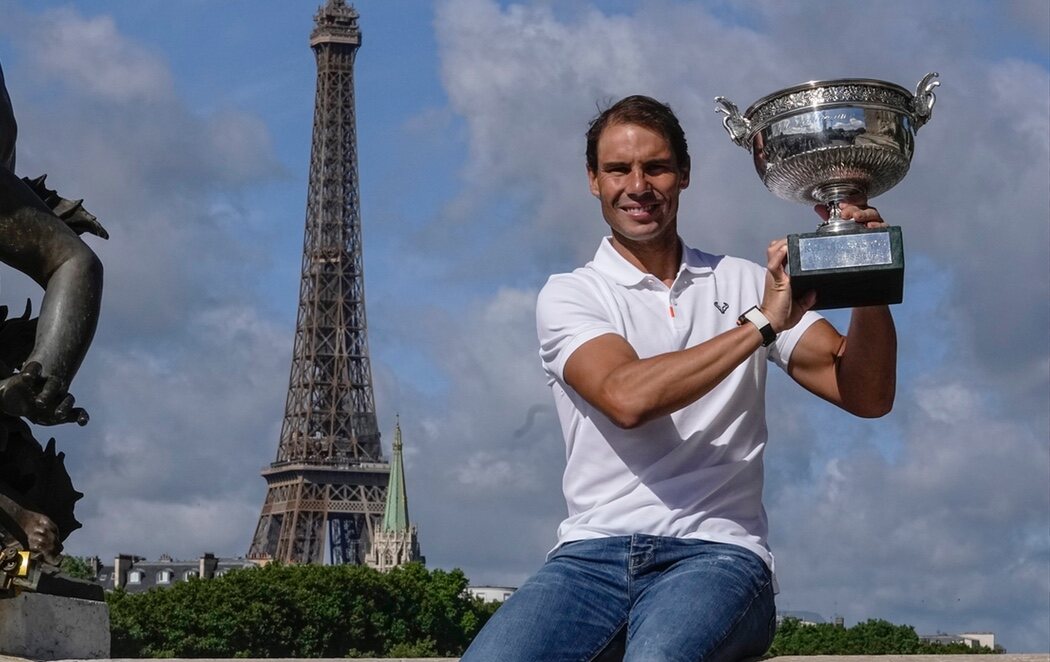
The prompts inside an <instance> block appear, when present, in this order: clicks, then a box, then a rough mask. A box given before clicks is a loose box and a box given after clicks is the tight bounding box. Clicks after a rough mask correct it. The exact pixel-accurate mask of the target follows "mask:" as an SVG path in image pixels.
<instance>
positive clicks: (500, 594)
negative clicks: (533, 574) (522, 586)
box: [467, 586, 518, 602]
mask: <svg viewBox="0 0 1050 662" xmlns="http://www.w3.org/2000/svg"><path fill="white" fill-rule="evenodd" d="M517 590H518V589H517V588H516V587H514V586H468V587H467V593H470V594H471V595H473V596H474V597H475V598H481V599H482V600H484V601H485V602H506V601H507V598H509V597H510V596H511V594H513V593H514V591H517Z"/></svg>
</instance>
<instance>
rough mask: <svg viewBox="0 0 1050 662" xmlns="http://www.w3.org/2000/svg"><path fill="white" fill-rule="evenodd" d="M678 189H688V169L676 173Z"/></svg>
mask: <svg viewBox="0 0 1050 662" xmlns="http://www.w3.org/2000/svg"><path fill="white" fill-rule="evenodd" d="M678 188H689V168H684V169H682V170H679V171H678Z"/></svg>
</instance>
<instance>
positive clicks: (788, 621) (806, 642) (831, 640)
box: [768, 618, 994, 656]
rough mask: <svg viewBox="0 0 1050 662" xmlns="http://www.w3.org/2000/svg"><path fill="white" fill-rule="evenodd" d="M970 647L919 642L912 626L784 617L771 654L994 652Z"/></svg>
mask: <svg viewBox="0 0 1050 662" xmlns="http://www.w3.org/2000/svg"><path fill="white" fill-rule="evenodd" d="M992 652H994V651H991V650H989V649H988V648H985V647H982V646H978V647H976V648H971V647H970V646H969V645H967V644H933V643H925V642H923V641H920V640H919V635H917V634H916V633H915V628H913V627H912V626H910V625H894V624H892V623H889V622H887V621H883V620H875V619H872V620H868V621H865V622H864V623H858V624H856V625H854V626H853V627H851V628H844V627H839V626H836V625H832V624H830V623H818V624H816V625H811V624H808V623H807V624H804V623H802V622H801V621H799V620H798V619H796V618H785V619H784V621H783V622H782V623H781V624H780V626H779V627H778V628H777V634H776V637H774V639H773V646H772V647H771V648H770V649H769V653H768V655H770V656H776V655H887V654H904V655H915V654H925V653H940V654H944V653H992Z"/></svg>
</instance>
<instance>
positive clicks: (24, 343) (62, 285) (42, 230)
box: [0, 69, 108, 592]
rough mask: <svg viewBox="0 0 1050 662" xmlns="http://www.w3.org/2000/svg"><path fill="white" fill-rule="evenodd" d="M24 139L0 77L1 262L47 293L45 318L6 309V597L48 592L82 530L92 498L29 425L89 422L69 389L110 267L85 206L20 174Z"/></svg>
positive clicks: (0, 433) (0, 431) (1, 586)
mask: <svg viewBox="0 0 1050 662" xmlns="http://www.w3.org/2000/svg"><path fill="white" fill-rule="evenodd" d="M16 137H17V124H16V123H15V116H14V112H13V110H12V107H11V100H10V97H9V96H8V93H7V88H6V85H5V83H4V76H3V70H2V69H0V261H3V262H4V263H5V264H8V265H10V266H12V267H14V268H15V269H18V270H19V271H21V272H22V273H24V274H26V275H27V276H29V277H30V278H32V279H33V280H34V281H36V282H37V283H38V284H40V286H41V287H43V288H44V297H43V300H42V301H41V305H40V316H39V317H38V318H33V319H31V318H30V307H29V305H28V303H27V306H26V311H25V313H24V314H23V315H22V316H20V317H16V318H12V319H8V317H7V307H6V306H0V591H2V590H5V589H7V590H10V589H11V588H12V584H13V585H14V586H17V587H18V588H21V589H26V588H28V589H33V590H41V591H45V592H47V591H46V590H45V588H44V586H43V584H47V583H49V582H50V583H52V584H53V583H54V582H53V581H50V579H49V578H52V577H54V576H55V573H56V572H57V568H58V565H59V563H60V561H61V552H62V541H64V540H65V539H66V537H67V536H68V535H69V534H70V533H71V532H72V531H73V530H74V529H77V528H79V527H80V523H79V522H77V520H76V518H75V517H74V516H73V506H74V503H75V502H76V501H77V499H79V498H80V497H81V496H83V495H82V494H80V493H79V492H77V491H76V490H74V489H73V485H72V482H71V481H70V479H69V475H68V473H67V472H66V469H65V466H64V464H63V453H56V452H55V440H54V439H51V440H50V441H49V442H48V444H47V447H46V448H42V447H41V445H40V443H39V442H37V441H36V440H35V439H34V438H33V436H32V432H31V430H30V428H29V426H28V425H27V424H26V421H25V420H23V419H27V420H28V421H29V422H31V423H34V424H36V425H58V424H61V423H71V422H76V423H78V424H80V425H86V424H87V421H88V415H87V412H86V411H85V410H84V409H83V408H80V407H75V406H74V399H73V396H72V395H71V394H70V393H69V385H70V382H71V381H72V380H73V376H74V375H75V374H76V372H77V369H78V368H79V367H80V363H81V361H82V360H83V359H84V354H85V353H86V352H87V349H88V346H89V345H90V344H91V339H92V337H93V336H94V333H95V326H96V324H97V322H98V314H99V306H100V303H101V300H102V263H101V262H100V261H99V259H98V257H97V256H96V255H95V253H94V252H93V251H92V250H91V248H89V247H88V245H87V244H85V243H84V242H83V241H82V240H81V239H80V237H79V235H80V234H82V233H84V232H89V233H91V234H94V235H96V236H99V237H102V238H103V239H105V238H108V235H107V234H106V231H105V230H104V229H103V228H102V226H101V225H100V224H99V223H98V221H97V219H96V218H95V217H94V216H92V215H91V214H90V213H88V212H87V211H86V210H85V209H84V207H83V205H82V204H81V203H82V201H81V200H77V201H73V200H67V199H65V198H63V197H61V196H60V195H58V194H57V193H56V192H55V191H53V190H51V189H48V188H47V186H46V185H45V176H41V177H38V178H36V179H33V180H30V179H20V178H19V177H18V176H16V175H15V139H16ZM30 570H35V574H34V573H32V572H29V571H30ZM41 578H42V579H43V580H44V581H43V582H41V581H40V580H41Z"/></svg>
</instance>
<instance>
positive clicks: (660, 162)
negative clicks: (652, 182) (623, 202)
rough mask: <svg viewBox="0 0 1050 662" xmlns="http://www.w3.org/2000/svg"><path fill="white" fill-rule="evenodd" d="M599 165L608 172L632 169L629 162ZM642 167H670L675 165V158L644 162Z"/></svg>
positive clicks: (611, 162) (606, 162)
mask: <svg viewBox="0 0 1050 662" xmlns="http://www.w3.org/2000/svg"><path fill="white" fill-rule="evenodd" d="M598 165H599V166H600V167H601V168H603V169H606V170H607V169H610V168H629V167H631V164H630V162H628V161H602V162H601V163H599V164H598ZM642 165H644V166H654V165H656V166H668V167H670V166H673V165H674V159H673V158H659V159H649V160H648V161H645V162H643V163H642Z"/></svg>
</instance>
